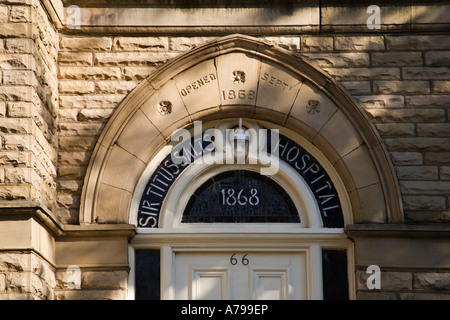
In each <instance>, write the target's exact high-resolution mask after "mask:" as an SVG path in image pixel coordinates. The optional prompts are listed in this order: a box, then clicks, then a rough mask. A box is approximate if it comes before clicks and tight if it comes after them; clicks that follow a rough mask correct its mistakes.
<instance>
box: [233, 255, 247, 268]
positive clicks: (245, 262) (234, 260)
mask: <svg viewBox="0 0 450 320" xmlns="http://www.w3.org/2000/svg"><path fill="white" fill-rule="evenodd" d="M236 254H237V253H233V254H232V255H231V257H230V263H231V265H233V266H235V265H237V264H238V263H239V260H238V259H237V258H235V255H236ZM247 256H248V253H246V254H244V256H243V257H242V259H241V263H242V265H244V266H248V264H249V263H250V261H249V260H248V259H247Z"/></svg>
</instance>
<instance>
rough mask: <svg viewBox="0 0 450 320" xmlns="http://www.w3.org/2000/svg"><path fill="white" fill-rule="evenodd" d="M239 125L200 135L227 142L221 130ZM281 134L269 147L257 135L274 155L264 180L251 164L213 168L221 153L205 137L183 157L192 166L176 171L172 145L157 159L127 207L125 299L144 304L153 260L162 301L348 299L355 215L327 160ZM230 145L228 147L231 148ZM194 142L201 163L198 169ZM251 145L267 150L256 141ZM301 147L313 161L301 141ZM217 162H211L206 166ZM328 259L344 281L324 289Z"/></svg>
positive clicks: (222, 162)
mask: <svg viewBox="0 0 450 320" xmlns="http://www.w3.org/2000/svg"><path fill="white" fill-rule="evenodd" d="M236 123H237V119H224V120H220V121H214V122H212V123H207V124H205V126H203V128H209V130H210V129H211V128H217V127H219V128H221V130H222V132H223V134H219V135H218V136H221V137H223V136H226V134H225V131H226V129H225V128H231V127H233V124H236ZM262 123H264V122H262ZM262 123H261V122H260V124H259V125H257V124H256V123H255V122H254V120H249V119H244V125H245V127H253V128H255V127H257V128H258V130H260V131H263V130H267V129H266V128H263V127H262ZM224 129H225V130H224ZM216 130H217V129H216ZM219 130H220V129H219ZM268 130H273V129H268ZM195 131H196V130H195V129H194V130H191V132H192V133H194V132H195ZM284 131H285V130H283V134H279V135H278V137H276V136H275V137H276V138H277V139H278V141H277V142H276V143H273V142H274V140H275V139H274V136H271V138H272V140H270V139H267V135H263V136H264V138H265V139H267V140H265V141H269V140H270V142H272V145H271V147H269V149H270V150H272V151H274V150H275V148H274V147H277V148H278V150H277V156H278V158H277V161H276V166H277V168H276V170H273V171H264V170H262V169H263V166H264V165H265V166H266V169H267V166H270V165H271V164H270V163H269V162H264V161H258V160H259V159H257V156H255V157H254V158H253V160H254V161H251V160H249V159H247V161H245V162H244V163H234V162H235V161H234V160H235V159H221V158H218V157H217V155H216V154H215V153H214V152H211V151H215V150H217V149H220V147H216V148H211V144H205V143H204V142H205V141H211V140H210V137H208V136H207V135H206V134H205V132H208V129H207V130H206V131H200V132H201V134H199V135H198V136H193V137H192V139H190V141H189V142H190V143H189V144H188V146H189V148H188V149H185V152H186V153H185V154H182V156H183V159H184V160H189V162H188V163H182V162H181V163H176V161H175V160H176V158H175V157H174V153H173V151H174V150H176V145H177V144H169V145H167V146H166V147H165V148H164V149H163V150H161V152H160V153H159V154H158V155H157V156H156V157H155V158H154V161H152V162H151V163H150V164H149V165H148V167H147V169H146V170H145V171H144V174H143V175H142V177H141V179H140V180H139V182H138V186H137V188H136V192H135V196H134V197H133V201H132V205H131V215H130V223H136V221H137V225H138V234H137V236H136V237H135V238H134V239H133V241H132V245H131V246H132V249H131V252H132V256H133V257H136V258H133V259H134V261H135V263H134V264H132V265H136V266H137V267H136V268H135V269H134V270H133V278H134V280H133V281H134V283H135V285H136V286H135V287H134V290H133V289H131V292H130V294H131V295H133V294H134V293H135V292H136V293H137V298H146V297H147V298H148V294H149V293H148V287H149V285H143V283H146V281H145V278H146V277H149V276H150V273H149V272H148V266H149V265H152V264H154V262H153V263H152V262H150V261H152V260H147V262H145V261H146V260H145V259H146V258H145V257H146V254H149V252H152V251H153V252H157V255H158V256H159V257H160V261H159V263H160V267H159V270H155V271H154V274H153V275H152V276H151V277H152V278H156V279H158V280H157V282H158V281H159V282H160V283H161V287H158V290H160V294H161V295H160V297H161V298H164V299H322V298H324V297H326V298H329V297H335V298H341V299H342V298H348V297H349V296H351V292H353V287H352V286H353V282H352V279H351V278H349V277H348V274H349V273H350V274H351V269H349V267H350V266H351V261H352V256H353V248H352V243H351V242H350V241H349V240H348V239H347V237H346V235H345V233H344V225H345V224H349V223H351V210H350V204H349V200H348V198H347V196H346V194H345V188H344V187H343V184H342V181H340V180H339V176H338V175H337V174H336V173H335V172H334V170H333V169H332V166H331V164H330V163H328V162H327V161H326V160H325V158H324V157H322V159H321V161H319V160H318V159H316V158H315V157H314V156H313V155H312V154H311V153H310V152H308V151H306V149H305V148H303V147H301V146H300V145H299V144H297V143H296V142H295V141H294V140H292V139H291V138H289V137H287V136H286V135H285V133H287V132H284ZM216 132H217V131H216ZM263 132H265V133H266V132H267V131H263ZM251 136H252V137H251V138H256V135H251ZM291 136H294V135H293V134H292V133H291ZM227 140H228V139H225V144H231V143H232V141H233V140H232V139H229V140H228V141H227ZM252 140H253V139H250V145H251V144H252V143H254V141H252ZM216 141H217V139H216ZM197 142H198V146H202V147H200V149H198V150H197V152H198V153H201V154H202V155H201V156H198V157H197V159H194V158H195V157H194V155H195V154H196V153H195V152H196V150H195V147H196V145H197V144H196V143H197ZM202 142H203V143H202ZM220 144H222V147H223V143H222V142H221V143H220ZM257 144H258V147H263V148H264V147H265V146H264V145H263V143H262V142H261V140H259V141H257ZM303 145H305V146H306V148H307V149H309V150H314V151H313V153H316V154H318V151H317V150H316V149H315V148H314V147H313V146H312V145H310V144H309V143H307V142H306V141H303ZM230 148H232V146H230ZM249 149H251V148H249ZM255 149H256V148H255ZM265 150H267V149H265ZM186 154H188V155H189V159H187V158H186V157H185V156H186ZM213 155H214V160H215V161H210V160H211V158H212V157H213ZM272 155H273V156H274V154H272ZM272 155H271V156H272ZM208 157H209V158H210V159H209V160H208ZM250 158H251V156H250ZM161 159H162V160H161ZM191 160H192V161H191ZM226 160H231V161H226ZM252 162H253V163H252ZM272 164H273V163H272ZM325 168H327V169H325ZM328 171H330V172H332V173H331V176H330V174H328ZM262 173H264V174H262ZM136 253H137V256H136ZM336 254H337V256H336ZM152 259H154V257H153V258H152ZM330 259H332V260H333V261H332V262H331V264H332V265H333V268H334V269H336V267H337V265H338V268H340V270H341V274H340V275H338V276H337V277H336V275H333V281H328V280H327V281H326V283H324V279H327V276H328V277H329V276H330V274H331V273H333V271H332V269H331V268H329V263H330V262H329V260H330ZM324 261H325V262H324ZM348 261H350V263H348ZM136 262H137V263H136ZM327 263H328V264H327ZM324 264H325V267H324ZM324 275H325V276H324ZM337 278H339V279H340V280H337ZM136 279H138V280H137V281H136ZM154 288H155V287H154ZM336 292H339V296H337V295H336ZM151 296H158V294H157V293H155V292H153V293H152V294H151Z"/></svg>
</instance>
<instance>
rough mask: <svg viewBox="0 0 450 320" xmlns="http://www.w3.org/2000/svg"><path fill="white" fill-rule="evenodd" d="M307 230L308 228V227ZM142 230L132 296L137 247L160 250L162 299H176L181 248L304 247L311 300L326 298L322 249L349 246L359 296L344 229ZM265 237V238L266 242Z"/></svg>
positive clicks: (131, 295)
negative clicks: (178, 260)
mask: <svg viewBox="0 0 450 320" xmlns="http://www.w3.org/2000/svg"><path fill="white" fill-rule="evenodd" d="M305 230H307V229H305ZM152 231H153V232H151V233H150V232H147V233H141V234H138V235H136V237H135V238H134V239H133V240H132V241H131V243H130V245H129V263H130V276H129V283H128V299H134V297H135V266H134V265H135V257H134V256H135V250H145V249H157V250H160V255H161V256H160V259H161V260H160V274H161V287H160V288H161V293H160V296H161V299H162V300H173V299H175V287H174V285H175V282H174V281H175V272H174V271H175V263H174V262H175V254H176V253H177V252H217V251H226V252H230V251H233V252H245V251H247V252H251V251H253V252H254V251H260V252H267V251H270V252H292V251H304V252H306V253H307V254H306V257H307V279H308V284H307V286H308V287H307V296H308V299H311V300H321V299H322V298H323V281H322V249H345V250H346V253H347V274H348V288H349V298H350V299H355V280H354V276H353V274H354V270H353V265H354V260H353V259H354V258H353V257H354V247H353V243H352V242H351V241H350V240H349V239H348V238H347V236H346V234H345V233H344V231H343V229H328V230H325V229H323V232H318V230H314V231H313V230H311V232H303V233H302V234H300V233H289V234H286V233H281V232H277V233H267V232H266V233H259V232H258V233H248V234H242V233H238V232H234V233H233V232H227V233H220V232H217V233H216V232H214V233H213V232H211V233H201V234H200V233H196V232H181V233H179V232H178V233H173V232H170V231H169V232H168V231H165V230H163V229H160V230H152ZM261 239H264V241H263V242H262V241H261Z"/></svg>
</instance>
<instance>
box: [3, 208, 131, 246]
mask: <svg viewBox="0 0 450 320" xmlns="http://www.w3.org/2000/svg"><path fill="white" fill-rule="evenodd" d="M30 217H33V218H35V220H37V221H38V222H39V223H40V224H41V225H42V226H44V227H45V228H46V229H47V230H48V232H49V233H50V234H51V235H52V236H53V237H55V238H57V239H60V238H76V237H115V236H126V237H128V238H132V237H133V236H134V235H135V233H136V226H134V225H130V224H83V225H68V224H63V223H61V222H60V221H58V220H57V218H55V217H54V215H53V213H52V212H51V211H50V210H49V209H48V208H46V207H44V206H42V205H41V204H39V203H37V202H34V201H0V219H1V220H21V219H28V218H30ZM0 223H1V221H0Z"/></svg>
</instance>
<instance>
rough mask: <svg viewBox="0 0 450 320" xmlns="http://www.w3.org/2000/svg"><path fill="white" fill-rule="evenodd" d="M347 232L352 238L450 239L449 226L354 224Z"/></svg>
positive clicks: (348, 226)
mask: <svg viewBox="0 0 450 320" xmlns="http://www.w3.org/2000/svg"><path fill="white" fill-rule="evenodd" d="M345 232H346V233H347V235H349V236H350V238H352V239H355V238H360V237H406V238H418V237H423V238H438V237H444V238H447V239H448V238H450V225H448V224H352V225H347V227H346V228H345Z"/></svg>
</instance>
